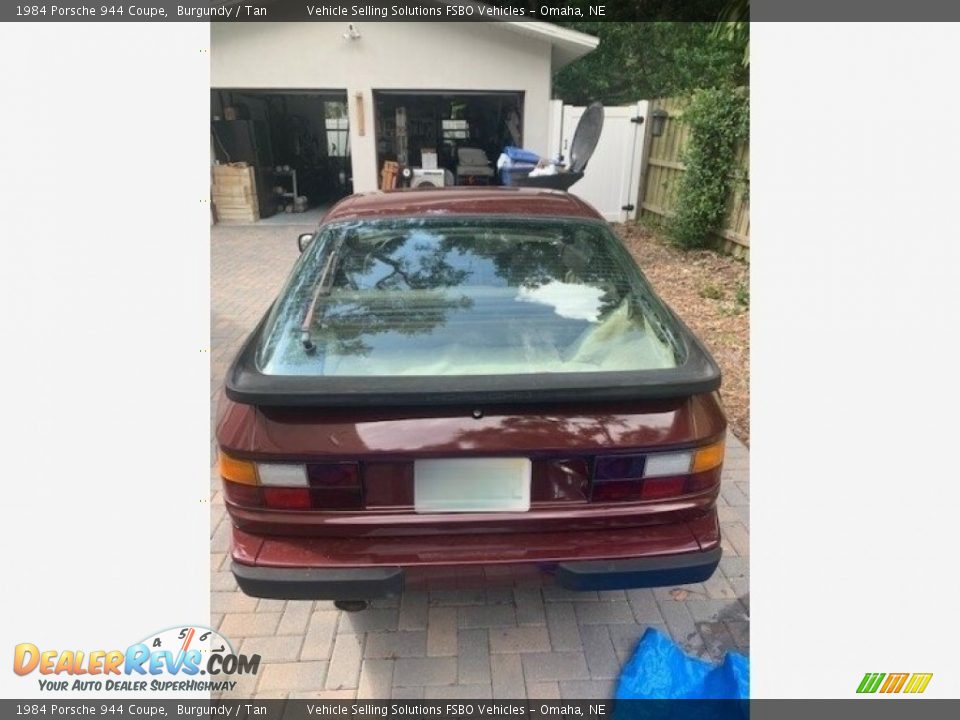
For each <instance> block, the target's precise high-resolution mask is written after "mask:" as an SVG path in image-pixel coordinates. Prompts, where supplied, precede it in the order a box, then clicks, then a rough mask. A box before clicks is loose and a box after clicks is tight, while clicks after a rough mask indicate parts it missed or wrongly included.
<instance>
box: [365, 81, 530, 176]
mask: <svg viewBox="0 0 960 720" xmlns="http://www.w3.org/2000/svg"><path fill="white" fill-rule="evenodd" d="M373 101H374V111H375V116H376V133H377V171H378V173H379V176H378V177H379V178H380V187H381V189H384V190H386V189H390V188H392V187H404V186H412V187H418V186H432V187H441V186H447V185H495V184H498V180H497V173H496V165H495V164H496V160H497V157H499V155H500V153H501V152H502V151H503V148H504V147H505V146H507V145H515V146H518V147H520V146H522V145H523V134H522V128H523V93H518V92H462V91H449V92H448V91H443V92H430V91H427V92H424V91H414V90H405V91H394V90H377V91H374V93H373Z"/></svg>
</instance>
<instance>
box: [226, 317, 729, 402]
mask: <svg viewBox="0 0 960 720" xmlns="http://www.w3.org/2000/svg"><path fill="white" fill-rule="evenodd" d="M668 312H670V314H671V315H672V316H673V319H674V321H675V322H676V327H677V329H678V331H679V332H678V333H677V336H678V337H677V339H678V340H679V341H680V343H681V345H682V347H683V350H684V354H685V359H684V361H683V363H682V364H681V365H679V366H678V367H675V368H668V369H661V370H637V371H617V372H595V373H535V374H534V373H531V374H522V375H442V376H397V377H323V376H299V375H266V374H264V373H261V372H260V370H259V368H258V367H257V362H256V354H257V347H258V346H259V344H260V340H261V337H262V334H263V330H264V326H265V324H266V320H267V316H264V318H263V319H262V320H261V321H260V323H259V324H258V325H257V328H256V330H254V331H253V333H251V335H250V337H249V338H248V339H247V341H246V342H245V343H244V345H243V348H241V350H240V353H239V354H238V355H237V357H236V359H235V360H234V361H233V364H232V365H231V366H230V369H229V370H228V372H227V377H226V381H225V391H226V394H227V397H228V398H230V399H231V400H233V401H234V402H238V403H242V404H245V405H258V406H265V407H341V408H382V407H390V406H408V407H409V406H432V405H462V404H465V403H477V404H494V403H496V404H501V403H502V404H513V403H558V402H559V403H566V402H607V401H629V400H654V399H656V400H661V399H670V398H682V397H690V396H692V395H699V394H702V393H709V392H713V391H715V390H718V389H719V388H720V368H719V367H718V366H717V364H716V362H715V361H714V359H713V358H712V357H711V356H710V353H709V352H708V351H707V350H706V348H705V347H704V346H703V345H702V344H701V343H700V341H699V340H697V338H696V337H695V336H694V335H693V333H692V332H690V330H689V328H687V326H686V325H684V324H683V322H682V321H681V320H680V319H679V318H677V317H676V316H675V315H673V313H672V312H671V311H669V310H668Z"/></svg>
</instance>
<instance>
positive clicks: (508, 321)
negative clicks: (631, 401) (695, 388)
mask: <svg viewBox="0 0 960 720" xmlns="http://www.w3.org/2000/svg"><path fill="white" fill-rule="evenodd" d="M676 338H677V333H676V328H675V327H674V325H673V321H672V318H671V317H670V315H669V314H668V313H667V312H666V311H665V309H664V307H663V306H662V304H661V303H660V302H659V301H658V300H657V298H656V296H655V295H654V294H653V293H652V292H651V290H650V288H649V286H648V285H647V283H646V281H645V279H644V278H643V276H642V275H641V274H640V272H639V270H638V269H637V267H636V265H635V264H634V262H633V260H632V259H631V258H630V256H629V254H628V253H627V252H626V250H625V249H624V248H623V246H622V245H621V244H620V242H619V241H618V240H617V238H616V237H615V236H613V234H612V233H611V232H610V230H609V229H608V228H607V227H606V225H605V224H603V223H601V222H594V221H578V220H569V219H567V220H552V219H547V220H545V219H524V218H516V219H514V218H503V217H498V218H464V217H460V218H439V217H429V218H402V219H389V220H387V219H385V220H377V221H363V222H345V223H337V224H332V225H329V226H326V227H324V228H322V229H321V231H320V233H319V235H318V237H317V238H315V239H314V241H313V242H312V243H311V244H310V246H309V247H308V249H307V250H306V251H305V253H304V255H303V256H301V259H300V261H299V263H298V264H297V266H296V267H295V268H294V271H293V273H292V275H291V277H290V280H289V281H288V283H287V286H286V288H285V289H284V291H283V292H282V294H281V295H280V297H279V299H278V300H277V302H276V304H275V306H274V308H273V310H272V311H271V313H270V316H269V317H268V318H267V324H266V326H265V329H264V333H263V336H262V341H261V345H260V347H259V350H258V353H257V365H258V366H259V370H260V372H261V373H263V374H266V375H314V376H324V377H328V376H329V377H339V376H347V377H364V376H366V377H373V376H377V377H384V376H388V377H389V376H431V375H433V376H440V375H504V374H528V373H530V374H532V373H560V372H562V373H571V372H574V373H576V372H584V373H589V372H605V371H606V372H609V371H633V370H652V369H664V368H673V367H676V366H677V365H678V364H679V363H680V362H682V360H683V358H682V357H681V349H680V343H678V341H677V339H676Z"/></svg>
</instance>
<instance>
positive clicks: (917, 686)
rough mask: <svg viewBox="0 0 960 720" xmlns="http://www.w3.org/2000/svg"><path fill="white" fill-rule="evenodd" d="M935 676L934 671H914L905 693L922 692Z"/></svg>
mask: <svg viewBox="0 0 960 720" xmlns="http://www.w3.org/2000/svg"><path fill="white" fill-rule="evenodd" d="M932 677H933V673H914V674H913V675H912V676H911V677H910V682H908V683H907V687H906V688H904V690H903V691H904V692H905V693H922V692H923V691H924V690H926V689H927V685H929V684H930V679H931V678H932Z"/></svg>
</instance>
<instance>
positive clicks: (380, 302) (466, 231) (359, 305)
mask: <svg viewBox="0 0 960 720" xmlns="http://www.w3.org/2000/svg"><path fill="white" fill-rule="evenodd" d="M301 246H302V248H301V249H302V250H303V253H302V255H301V257H300V260H299V262H298V263H297V264H296V266H295V268H294V269H293V272H292V273H291V275H290V278H289V280H288V281H287V284H286V287H285V288H284V289H283V290H282V292H281V293H280V295H279V297H278V299H277V300H276V301H275V302H274V304H273V306H272V307H271V308H270V309H269V311H268V313H267V315H266V316H265V317H264V319H263V320H262V321H261V322H260V324H259V325H258V327H257V328H256V330H255V331H254V332H253V333H252V335H251V336H250V338H249V339H248V341H247V342H246V344H245V345H244V347H243V348H242V350H241V351H240V353H239V354H238V356H237V358H236V360H235V361H234V363H233V365H232V367H231V368H230V371H229V373H228V376H227V379H226V384H225V395H226V397H225V398H223V401H222V403H221V410H220V415H219V418H218V424H217V443H218V445H219V468H220V474H221V476H222V478H223V487H224V495H225V499H226V503H227V509H228V511H229V513H230V517H231V519H232V521H233V551H232V552H233V557H232V559H233V572H234V574H235V575H236V578H237V581H238V583H239V585H240V587H241V588H242V589H243V590H244V592H246V593H247V594H249V595H253V596H258V597H269V598H291V599H293V598H315V599H333V600H339V601H362V600H367V599H369V598H374V597H378V596H383V595H390V594H395V593H398V592H399V591H400V590H401V589H402V588H403V587H404V586H405V584H406V585H407V586H410V585H411V584H413V583H415V582H416V583H419V582H424V581H426V582H428V583H429V578H430V577H432V576H435V577H443V576H447V577H451V576H477V575H478V574H479V575H483V574H484V573H486V574H487V575H488V576H490V577H492V576H509V575H510V573H511V572H513V571H516V574H517V576H518V577H526V578H531V577H536V578H539V579H540V580H542V581H545V582H555V583H559V584H560V585H562V586H564V587H567V588H572V589H608V588H625V587H645V586H656V585H665V584H677V583H689V582H698V581H702V580H704V579H706V578H707V577H709V576H710V575H711V573H713V571H714V570H715V568H716V566H717V563H718V562H719V559H720V532H719V526H718V522H717V514H716V508H715V502H716V498H717V493H718V490H719V485H720V470H721V464H722V462H723V453H724V435H725V430H726V420H725V418H724V415H723V411H722V409H721V405H720V402H719V399H718V395H717V390H718V388H719V385H720V373H719V371H718V369H717V366H716V364H715V363H714V361H713V360H712V359H711V357H710V356H709V354H708V353H707V351H706V350H705V349H704V347H703V346H702V345H701V343H700V342H699V341H698V340H697V339H696V338H695V337H694V336H693V335H692V334H691V332H690V331H689V330H688V329H687V328H686V327H685V326H684V325H683V323H682V322H681V321H680V320H678V319H677V317H676V316H675V315H674V314H673V313H672V312H671V311H670V310H669V309H668V308H667V307H666V306H665V305H664V304H663V302H662V301H660V300H659V299H658V298H657V296H656V295H655V294H654V292H653V290H652V289H651V288H650V286H649V284H648V283H647V281H646V279H645V278H644V277H643V275H642V274H641V272H640V270H639V269H638V268H637V266H636V264H635V263H634V261H633V259H632V258H631V256H630V255H629V254H628V252H627V251H626V249H625V248H624V247H623V246H622V244H621V243H620V241H619V240H618V239H617V237H616V236H615V235H614V234H613V233H612V231H611V229H610V227H609V226H608V225H607V224H606V223H605V222H604V221H603V219H602V218H601V217H600V216H599V215H598V214H597V212H596V211H595V210H593V209H592V208H591V207H590V206H589V205H587V204H585V203H584V202H582V201H581V200H579V199H577V198H576V197H575V196H573V195H569V194H566V193H562V192H556V191H543V190H529V189H518V188H490V189H480V188H477V189H446V190H416V191H406V192H392V193H374V194H368V195H358V196H353V197H350V198H347V199H346V200H344V201H342V202H340V203H339V204H337V205H336V206H335V207H334V208H333V209H332V210H331V211H330V212H329V213H328V214H327V216H326V217H325V218H324V220H323V222H322V224H321V225H320V227H319V228H318V230H317V231H316V233H315V234H313V235H312V236H303V237H301Z"/></svg>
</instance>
